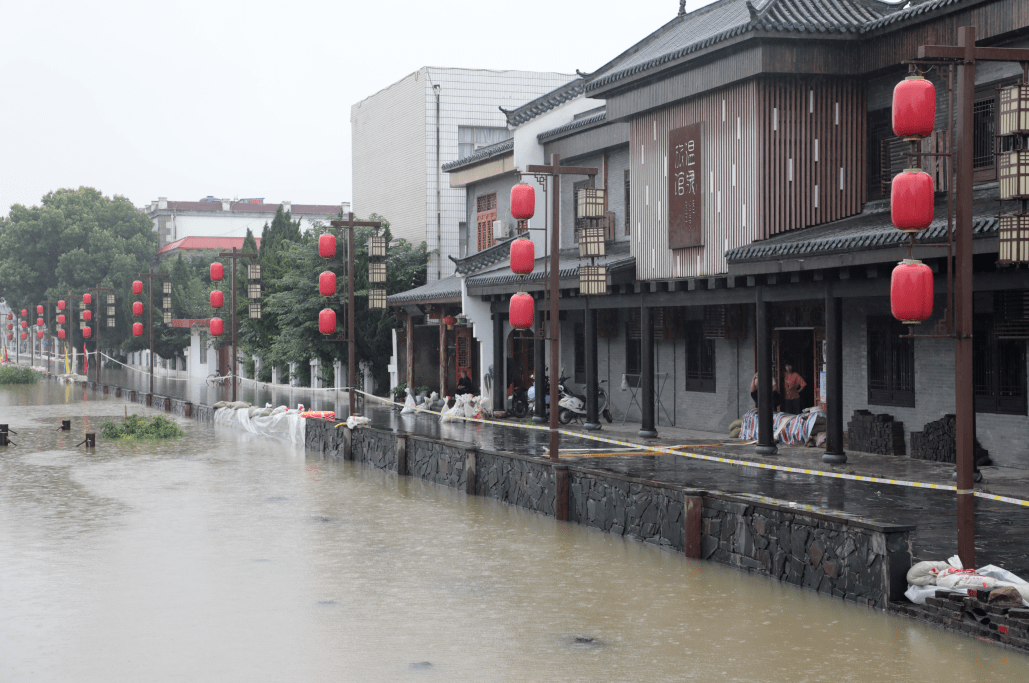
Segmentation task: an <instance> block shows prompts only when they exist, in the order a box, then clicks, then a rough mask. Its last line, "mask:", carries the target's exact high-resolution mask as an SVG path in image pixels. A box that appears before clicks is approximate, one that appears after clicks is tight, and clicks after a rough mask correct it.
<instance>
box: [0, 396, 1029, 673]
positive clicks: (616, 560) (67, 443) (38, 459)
mask: <svg viewBox="0 0 1029 683" xmlns="http://www.w3.org/2000/svg"><path fill="white" fill-rule="evenodd" d="M125 412H130V413H147V414H153V413H154V412H155V411H152V410H149V409H147V408H145V407H143V406H140V405H138V404H127V403H126V402H125V401H124V400H123V399H121V398H114V397H113V396H107V397H104V396H102V395H101V396H98V395H95V394H93V392H83V391H82V390H81V388H78V389H74V388H71V387H61V386H58V385H56V384H53V383H45V384H40V385H37V386H33V387H19V388H10V387H0V417H2V419H0V422H5V423H8V424H10V425H11V427H12V428H13V429H14V430H15V431H17V432H18V434H17V435H16V437H14V438H15V439H16V442H17V443H18V446H17V447H10V448H8V449H6V450H3V451H0V681H4V683H8V682H11V683H21V682H23V681H32V682H33V683H38V682H49V681H60V682H63V681H81V682H83V683H92V682H93V681H97V682H101V681H102V682H104V683H106V682H108V681H143V680H146V681H171V680H211V681H226V682H229V681H246V682H247V683H249V682H251V681H282V680H298V681H312V682H314V681H339V680H353V681H412V680H413V681H423V680H433V681H484V680H503V681H508V680H510V681H522V680H525V681H530V680H531V681H596V680H604V681H647V682H650V681H680V680H684V679H689V680H693V679H696V680H705V681H707V680H713V681H727V682H731V681H741V682H742V681H748V682H749V681H777V680H787V679H794V678H798V679H803V680H807V681H831V682H832V683H851V682H854V683H857V682H859V681H860V682H861V683H877V682H879V681H890V682H894V681H896V682H905V683H907V682H908V681H911V680H913V679H929V680H943V679H947V678H954V677H956V678H960V679H966V678H968V679H976V680H978V679H983V678H986V676H983V673H984V672H986V671H989V674H988V679H989V680H990V681H997V682H998V683H1007V682H1009V681H1011V682H1014V681H1023V680H1026V678H1027V677H1029V657H1026V656H1025V655H1022V654H1019V653H1015V652H1010V651H1006V650H1002V649H1000V648H997V647H994V646H991V645H989V644H986V643H982V642H979V641H977V640H972V639H968V638H964V637H961V636H958V635H956V634H953V633H948V632H945V631H942V630H939V629H936V628H933V627H932V626H929V625H926V624H922V623H918V622H915V621H912V620H907V619H897V618H895V617H892V616H890V615H888V614H885V613H883V612H880V611H875V610H870V609H868V608H863V607H858V606H857V605H854V604H849V603H845V602H842V601H839V600H834V599H829V598H826V597H825V596H821V595H818V594H816V593H813V592H811V591H806V590H803V589H799V588H797V587H793V586H789V585H786V584H782V583H779V582H776V581H773V580H769V579H766V578H763V577H758V576H751V575H748V574H746V573H743V572H736V571H730V570H726V568H724V567H721V566H718V565H715V564H713V563H705V562H693V561H690V560H686V559H684V558H683V556H682V555H681V554H679V553H674V552H670V551H666V550H662V549H660V548H655V547H650V546H647V545H645V544H642V543H639V542H635V541H632V540H629V539H625V538H622V537H619V536H614V535H612V534H604V533H600V532H597V531H595V530H591V529H588V528H586V527H582V526H578V525H569V524H557V523H555V522H554V520H553V519H552V518H549V517H545V516H542V515H537V514H533V513H531V512H527V511H525V510H522V509H519V508H516V507H513V506H510V505H504V504H501V503H497V502H496V501H491V500H487V499H484V498H482V497H477V496H467V495H465V494H463V493H461V492H459V491H456V490H453V489H449V488H444V487H439V486H434V485H432V484H429V483H427V482H424V481H421V480H418V479H416V478H413V477H398V476H396V474H395V473H391V472H385V471H382V470H377V469H374V468H370V467H366V466H363V465H360V464H354V463H349V462H343V461H339V460H322V458H321V456H320V454H313V453H311V454H307V453H305V452H304V450H303V449H302V448H299V447H296V446H293V445H292V444H289V443H286V442H282V441H277V440H274V439H265V438H260V437H255V436H253V435H250V434H247V433H244V432H240V431H236V430H233V429H231V428H224V427H221V426H215V425H213V424H210V423H201V422H197V421H194V420H188V419H183V418H176V420H177V421H178V422H179V424H181V425H182V427H183V428H184V429H185V430H186V432H187V435H186V437H184V438H182V439H177V440H173V441H169V442H163V443H140V442H122V441H106V440H103V439H102V438H101V439H100V441H99V443H98V448H97V450H96V452H95V453H86V452H84V451H83V450H82V449H81V448H76V446H75V444H76V443H77V442H78V441H80V440H81V437H82V433H83V432H84V431H87V430H90V429H96V428H97V427H98V424H99V422H100V421H101V420H102V419H104V418H106V417H118V416H122V415H124V413H125ZM370 412H371V413H372V414H373V417H374V418H375V420H376V421H377V422H380V423H392V424H402V425H403V426H404V427H405V428H407V427H408V423H409V422H412V420H410V419H409V418H406V417H401V416H400V415H399V414H396V413H393V412H392V411H382V410H378V409H377V410H374V411H370ZM62 419H70V420H71V421H72V431H71V432H62V431H59V430H58V429H57V427H58V426H59V425H60V421H61V420H62ZM411 429H418V430H420V431H424V432H426V433H434V434H436V435H438V436H440V437H441V438H454V439H458V438H459V439H461V440H464V441H474V442H475V443H478V444H481V445H482V446H483V447H487V445H489V446H488V447H494V446H496V445H498V444H499V445H505V444H506V445H508V446H509V447H510V448H513V449H526V451H528V450H533V449H535V451H537V452H538V450H539V449H540V448H542V446H543V441H544V440H545V438H546V433H545V432H541V433H539V434H532V433H526V432H516V431H515V430H512V429H510V428H484V427H483V426H476V425H467V424H461V425H439V424H438V423H433V422H432V418H430V417H428V416H414V419H413V424H411ZM433 430H435V431H433ZM574 441H579V440H574ZM574 441H570V442H569V448H571V447H572V446H571V443H573V442H574ZM591 460H594V461H596V463H597V464H598V465H600V466H611V465H612V463H615V464H617V463H619V462H620V460H619V459H618V458H593V459H591ZM626 460H630V459H629V458H626ZM637 462H638V463H639V464H640V465H641V466H643V465H647V463H654V462H655V461H654V460H653V459H650V458H648V457H646V456H644V457H643V458H641V459H638V461H637ZM647 466H651V465H647ZM733 469H734V468H722V470H721V471H722V472H731V471H733ZM713 471H714V472H718V471H719V470H718V469H717V468H715V469H714V470H713ZM666 474H667V475H668V476H672V475H673V474H675V473H674V472H667V473H666ZM766 474H767V473H766ZM775 481H776V485H779V486H781V485H783V484H782V483H779V481H778V479H776V480H775ZM847 502H848V501H844V503H845V504H846V503H847ZM799 672H803V673H802V674H800V675H798V673H799Z"/></svg>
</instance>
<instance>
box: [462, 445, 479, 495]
mask: <svg viewBox="0 0 1029 683" xmlns="http://www.w3.org/2000/svg"><path fill="white" fill-rule="evenodd" d="M477 452H478V451H477V450H476V449H474V448H469V449H467V450H466V451H465V452H464V492H465V493H467V494H468V495H469V496H474V495H475V457H476V453H477Z"/></svg>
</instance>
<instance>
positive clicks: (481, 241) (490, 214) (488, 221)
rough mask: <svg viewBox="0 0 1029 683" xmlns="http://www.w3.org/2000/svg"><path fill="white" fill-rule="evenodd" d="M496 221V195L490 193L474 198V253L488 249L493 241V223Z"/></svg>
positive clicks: (494, 242)
mask: <svg viewBox="0 0 1029 683" xmlns="http://www.w3.org/2000/svg"><path fill="white" fill-rule="evenodd" d="M495 220H497V193H496V192H490V193H488V194H482V195H479V196H477V197H476V198H475V246H476V252H480V251H483V250H485V249H489V248H490V247H492V246H493V245H494V244H496V241H495V240H494V239H493V221H495Z"/></svg>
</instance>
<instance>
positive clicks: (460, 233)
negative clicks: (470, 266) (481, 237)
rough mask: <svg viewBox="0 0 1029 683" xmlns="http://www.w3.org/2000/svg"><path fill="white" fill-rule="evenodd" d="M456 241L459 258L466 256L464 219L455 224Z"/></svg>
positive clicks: (465, 226)
mask: <svg viewBox="0 0 1029 683" xmlns="http://www.w3.org/2000/svg"><path fill="white" fill-rule="evenodd" d="M457 243H458V245H459V247H460V249H461V253H460V256H461V258H464V257H465V256H468V224H467V223H465V222H464V221H461V222H459V223H458V224H457Z"/></svg>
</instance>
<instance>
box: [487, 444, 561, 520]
mask: <svg viewBox="0 0 1029 683" xmlns="http://www.w3.org/2000/svg"><path fill="white" fill-rule="evenodd" d="M475 469H476V472H475V492H476V493H477V494H479V495H481V496H483V497H484V498H491V499H493V500H498V501H500V502H502V503H510V504H511V505H516V506H518V507H521V508H526V509H529V510H533V511H535V512H540V513H543V514H545V515H553V514H554V470H553V469H552V468H551V467H550V466H549V465H548V464H546V463H544V462H542V461H540V460H536V459H532V460H530V459H522V458H517V457H512V456H510V455H500V454H495V453H489V452H482V451H480V452H478V453H477V454H476V462H475Z"/></svg>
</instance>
